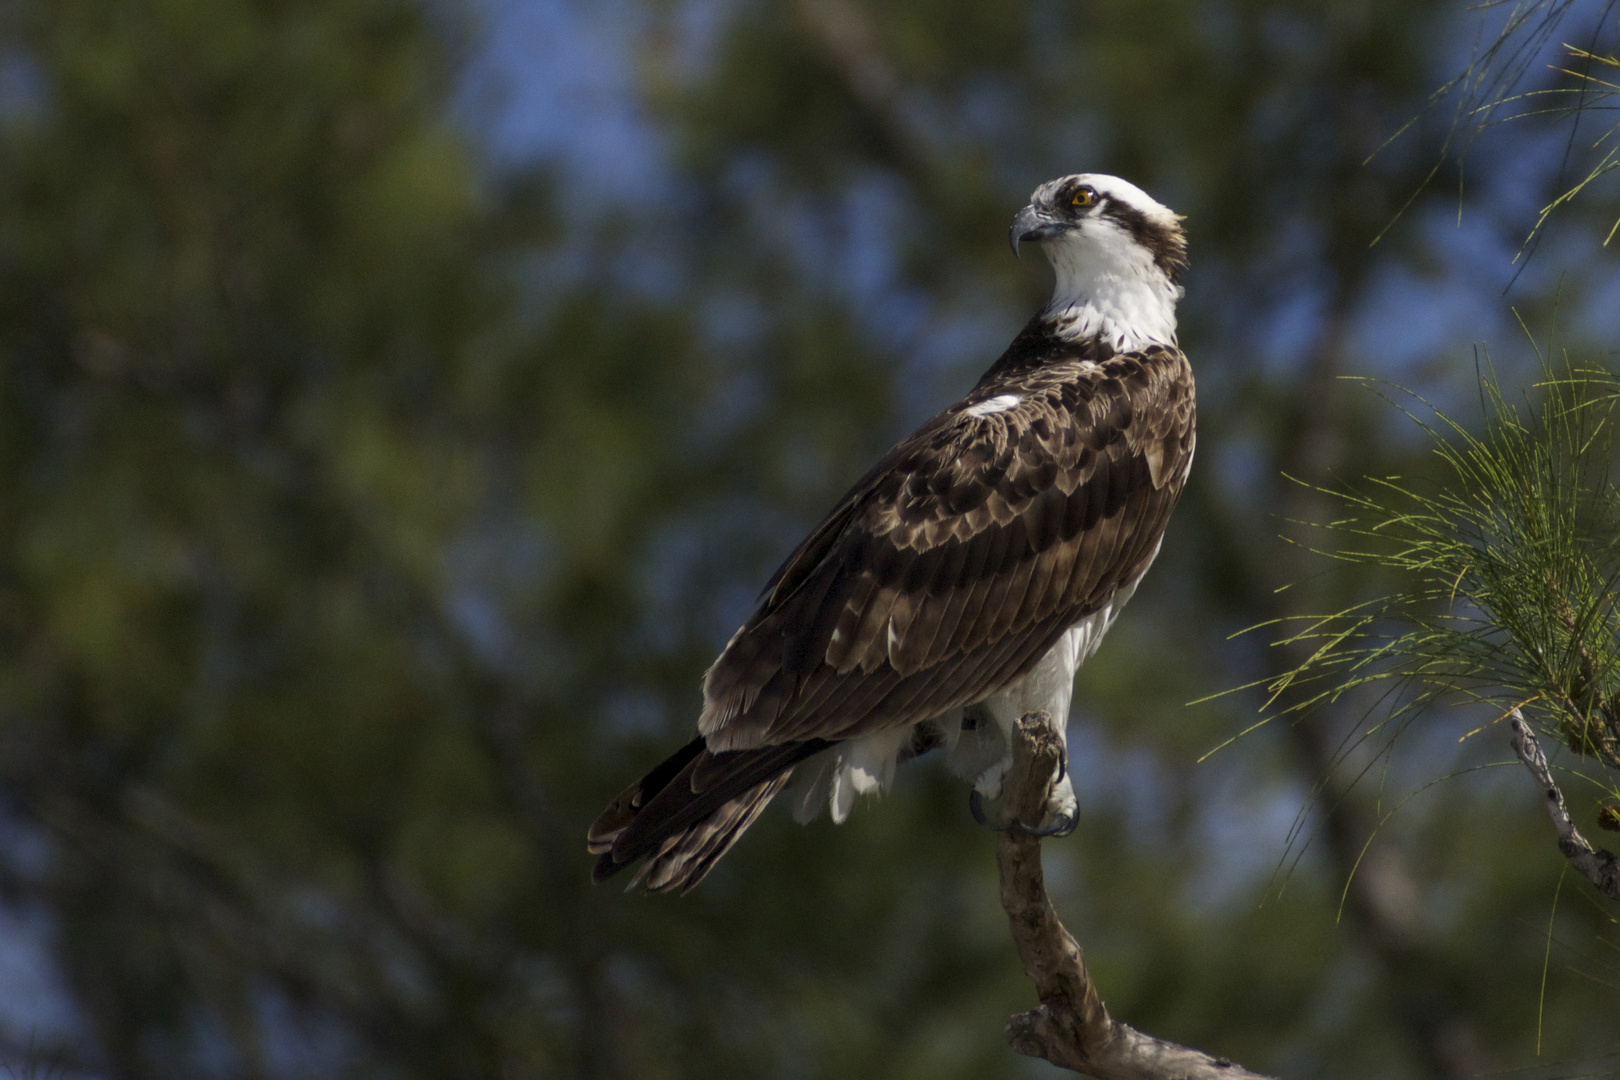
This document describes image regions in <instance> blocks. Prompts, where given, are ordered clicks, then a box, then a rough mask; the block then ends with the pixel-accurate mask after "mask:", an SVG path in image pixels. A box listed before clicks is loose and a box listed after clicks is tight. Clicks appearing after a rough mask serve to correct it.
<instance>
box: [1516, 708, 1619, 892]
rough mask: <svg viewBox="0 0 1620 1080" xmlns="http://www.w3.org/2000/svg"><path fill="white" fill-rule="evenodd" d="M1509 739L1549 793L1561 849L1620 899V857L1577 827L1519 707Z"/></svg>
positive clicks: (1599, 885)
mask: <svg viewBox="0 0 1620 1080" xmlns="http://www.w3.org/2000/svg"><path fill="white" fill-rule="evenodd" d="M1509 742H1510V743H1511V745H1512V746H1513V752H1514V753H1515V754H1518V755H1519V760H1520V761H1522V762H1524V767H1525V768H1527V769H1529V770H1530V775H1531V776H1533V777H1534V778H1535V781H1536V783H1537V784H1538V785H1540V787H1541V790H1542V792H1543V793H1544V794H1545V795H1546V796H1547V813H1548V814H1549V815H1551V816H1552V820H1553V828H1555V829H1557V830H1558V850H1559V851H1561V852H1563V853H1564V858H1566V859H1568V860H1569V865H1571V866H1573V867H1574V868H1575V869H1577V870H1579V871H1580V872H1581V873H1582V874H1585V875H1586V880H1588V881H1590V882H1591V883H1592V884H1593V885H1594V886H1596V887H1597V891H1598V892H1600V893H1602V894H1603V895H1604V896H1607V897H1608V898H1609V899H1610V900H1620V859H1616V858H1615V857H1614V855H1613V854H1611V853H1610V852H1608V851H1605V850H1603V849H1602V848H1594V847H1593V846H1592V845H1591V844H1590V843H1589V842H1588V841H1587V839H1586V837H1584V836H1582V835H1581V831H1580V830H1579V829H1577V828H1576V827H1575V822H1574V821H1573V820H1571V818H1570V816H1569V809H1568V808H1567V807H1566V806H1565V805H1564V793H1563V792H1562V791H1559V790H1558V785H1557V784H1556V783H1555V782H1554V781H1553V777H1552V769H1551V768H1549V767H1548V765H1547V755H1546V754H1544V753H1542V752H1541V742H1540V740H1538V739H1537V738H1536V733H1535V732H1533V731H1531V730H1530V725H1529V724H1526V723H1525V722H1524V715H1523V714H1522V713H1520V712H1519V710H1518V709H1514V710H1513V737H1512V738H1511V739H1510V740H1509Z"/></svg>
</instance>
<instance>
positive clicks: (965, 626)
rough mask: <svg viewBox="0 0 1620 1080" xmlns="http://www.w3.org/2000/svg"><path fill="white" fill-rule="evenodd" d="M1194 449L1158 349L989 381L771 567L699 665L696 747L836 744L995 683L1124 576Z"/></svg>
mask: <svg viewBox="0 0 1620 1080" xmlns="http://www.w3.org/2000/svg"><path fill="white" fill-rule="evenodd" d="M1010 398H1016V399H1017V400H1016V403H1015V404H1008V402H1009V399H1010ZM1192 453H1193V384H1192V375H1191V372H1190V370H1189V369H1188V367H1187V362H1186V359H1185V358H1184V357H1183V356H1182V355H1181V354H1180V353H1179V352H1177V351H1176V350H1173V349H1164V348H1154V349H1150V350H1147V351H1145V352H1141V353H1129V354H1123V355H1119V356H1114V357H1112V358H1110V359H1107V360H1105V361H1101V362H1097V361H1084V360H1079V359H1074V360H1070V361H1062V362H1057V363H1051V362H1048V363H1047V364H1045V365H1044V366H1042V367H1041V368H1039V369H1037V370H1035V371H1025V372H1022V373H1018V374H1014V375H1009V376H1007V377H1004V378H1001V379H990V378H987V379H986V381H985V382H984V383H981V384H980V386H979V387H978V388H976V389H975V391H974V393H973V394H972V395H971V396H970V397H969V398H968V399H966V400H965V401H964V402H963V403H962V404H961V405H958V406H956V407H955V408H953V409H951V410H949V411H947V412H945V413H942V414H941V415H939V416H937V417H935V418H934V419H933V420H931V421H930V422H929V423H927V424H925V425H924V426H923V427H922V428H921V429H919V430H918V431H917V432H916V433H914V434H913V435H912V436H910V437H909V438H907V439H906V440H905V441H904V442H902V443H901V444H900V445H899V446H897V447H896V448H895V449H894V450H893V451H891V452H890V454H889V455H888V456H887V457H885V458H884V459H883V460H882V461H881V462H879V463H878V465H877V466H876V467H875V468H874V469H873V470H872V471H871V472H870V473H868V474H867V476H866V477H865V478H864V479H863V480H862V481H861V482H860V483H859V484H857V485H856V486H855V488H854V489H853V490H852V491H851V492H850V493H849V495H847V496H846V497H845V498H844V500H843V501H842V502H841V503H839V505H838V506H837V507H836V508H835V509H834V510H833V512H832V513H831V514H830V515H829V516H828V517H827V519H826V521H824V522H823V523H822V524H821V526H820V527H819V528H817V530H816V531H815V532H814V533H813V534H811V536H810V537H809V538H808V539H807V540H806V541H805V542H804V543H803V544H802V545H800V547H799V549H798V550H797V551H795V552H794V553H793V555H792V556H790V557H789V558H788V560H787V561H786V562H785V563H784V564H783V566H782V568H781V569H780V570H778V571H777V574H776V576H775V578H774V579H773V580H772V581H771V583H770V585H768V586H767V587H766V593H765V595H764V598H763V600H762V602H761V604H760V606H759V608H758V609H757V610H756V611H755V612H754V614H753V615H752V616H750V617H749V619H748V621H747V622H746V623H745V624H744V625H743V627H742V628H741V629H740V630H738V631H737V633H736V635H735V636H734V637H733V638H732V640H731V642H730V643H729V644H728V645H727V646H726V649H725V651H724V652H723V653H722V654H721V655H720V658H719V659H718V660H716V661H715V663H714V666H713V667H711V668H710V669H709V672H708V674H707V676H706V677H705V679H704V699H705V706H704V712H703V716H702V718H701V719H700V721H699V724H698V727H699V730H700V731H701V732H702V734H703V735H704V736H705V738H706V740H707V745H708V747H709V748H710V749H711V750H714V751H727V750H746V749H754V748H758V747H763V746H769V745H774V744H778V743H786V742H795V741H802V740H806V739H813V738H814V739H829V740H837V739H847V738H852V737H855V736H858V735H861V734H864V733H866V732H870V731H875V730H879V729H881V728H885V727H891V726H895V725H900V724H911V723H916V722H917V721H920V720H925V719H929V718H931V717H933V716H937V715H939V714H940V713H942V712H944V711H946V710H948V709H951V708H954V707H956V706H960V705H964V704H968V703H971V702H975V701H979V700H982V699H983V698H985V697H987V696H989V695H990V694H992V693H994V692H996V691H997V690H999V689H1001V688H1002V687H1004V686H1006V685H1007V684H1008V683H1010V682H1012V681H1013V680H1015V679H1017V678H1018V677H1020V676H1021V675H1023V674H1024V673H1026V672H1027V671H1028V670H1029V669H1030V668H1031V667H1033V666H1034V664H1035V663H1036V662H1037V661H1038V660H1039V659H1040V658H1041V657H1042V656H1043V655H1045V653H1046V652H1047V650H1048V649H1050V648H1051V646H1052V644H1053V643H1054V642H1055V641H1056V640H1057V638H1058V637H1059V636H1061V635H1062V634H1063V632H1064V631H1065V630H1067V629H1068V627H1070V626H1072V625H1073V624H1074V623H1075V622H1076V621H1077V620H1079V619H1081V618H1083V617H1084V616H1086V615H1088V614H1090V613H1091V612H1092V611H1095V610H1097V609H1098V608H1100V607H1101V606H1103V605H1104V604H1105V603H1106V602H1107V601H1108V599H1109V598H1110V597H1111V596H1113V594H1114V593H1115V592H1116V591H1118V590H1119V589H1120V588H1121V587H1122V586H1124V585H1127V584H1129V583H1131V582H1134V581H1135V580H1137V579H1138V578H1140V576H1141V575H1142V573H1143V572H1144V571H1145V570H1146V569H1147V565H1148V563H1149V562H1151V561H1152V558H1153V556H1154V555H1155V554H1156V553H1157V551H1158V545H1159V540H1160V538H1161V536H1162V535H1163V532H1164V528H1165V525H1166V523H1167V522H1168V520H1169V517H1170V511H1171V509H1172V508H1173V507H1174V506H1175V502H1176V499H1177V497H1178V496H1179V495H1180V492H1181V486H1182V483H1183V481H1184V480H1185V478H1186V473H1187V467H1188V465H1189V463H1190V461H1191V457H1192Z"/></svg>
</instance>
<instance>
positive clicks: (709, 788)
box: [586, 736, 832, 892]
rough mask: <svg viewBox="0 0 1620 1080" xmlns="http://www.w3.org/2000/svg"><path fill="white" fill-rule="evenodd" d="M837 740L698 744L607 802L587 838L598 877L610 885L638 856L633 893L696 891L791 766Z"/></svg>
mask: <svg viewBox="0 0 1620 1080" xmlns="http://www.w3.org/2000/svg"><path fill="white" fill-rule="evenodd" d="M831 745H832V743H830V742H828V741H827V740H825V739H809V740H806V741H804V742H793V743H782V744H780V745H778V746H766V747H760V748H759V749H757V750H732V751H726V752H723V753H719V754H716V753H712V752H711V751H709V750H708V749H707V747H706V746H705V744H704V741H703V738H702V736H699V737H698V738H696V739H693V740H692V741H691V742H689V743H687V744H686V745H685V746H683V747H682V748H681V749H680V750H677V751H676V752H675V753H674V754H672V755H671V756H670V757H669V758H668V759H667V760H665V761H663V762H662V763H660V764H659V765H658V767H657V768H655V769H653V770H652V771H651V772H649V773H648V774H647V775H646V776H644V777H642V778H641V779H640V780H638V781H636V782H635V783H634V784H631V785H630V786H629V787H628V788H626V789H625V791H624V793H623V794H621V795H620V796H619V797H618V798H617V799H614V800H613V802H611V803H609V804H608V807H607V809H606V810H604V811H602V814H601V816H600V817H598V818H597V819H596V821H595V822H594V823H593V824H592V825H591V827H590V830H589V832H587V833H586V843H587V846H588V847H589V849H590V851H591V853H592V854H593V855H596V856H598V858H597V861H596V867H595V869H594V870H593V871H592V873H591V877H592V879H593V880H595V881H597V882H601V881H606V880H607V879H608V878H610V877H612V876H613V875H614V874H616V873H618V872H619V871H620V870H622V869H624V868H625V867H626V866H628V865H630V864H631V863H633V862H635V861H636V860H637V859H640V858H642V857H646V859H647V862H646V864H645V865H643V866H642V867H641V869H640V870H639V871H637V873H636V876H635V879H634V880H633V881H632V882H631V888H634V887H635V886H636V885H638V884H641V885H645V886H646V887H647V888H648V889H649V890H651V891H653V892H665V891H668V890H671V889H681V890H683V891H685V890H687V889H690V888H692V887H693V886H694V885H696V884H697V883H698V882H699V881H701V880H703V876H704V875H705V874H707V873H708V872H709V871H710V870H711V869H713V867H714V864H715V863H716V862H718V861H719V860H720V857H721V856H722V855H724V854H725V853H726V852H727V851H729V850H730V849H731V845H732V844H735V843H736V842H737V839H738V838H739V837H740V836H742V834H743V830H745V829H747V828H748V826H749V825H751V824H753V821H754V819H755V818H756V817H758V816H759V814H760V811H762V810H764V809H765V807H766V806H767V805H768V804H769V803H770V801H771V799H773V798H774V797H775V796H776V794H777V793H778V792H779V791H781V790H782V788H783V787H785V786H786V785H787V782H788V780H789V779H790V778H791V777H792V775H793V767H794V766H795V765H797V764H798V763H799V762H801V761H803V760H805V759H806V758H808V757H810V756H812V755H814V754H818V753H820V752H821V751H822V750H825V749H826V748H827V747H829V746H831Z"/></svg>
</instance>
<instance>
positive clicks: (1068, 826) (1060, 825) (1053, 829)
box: [1020, 814, 1080, 836]
mask: <svg viewBox="0 0 1620 1080" xmlns="http://www.w3.org/2000/svg"><path fill="white" fill-rule="evenodd" d="M1079 824H1080V819H1079V818H1078V817H1070V816H1069V815H1068V814H1059V815H1058V816H1057V817H1055V818H1053V819H1052V824H1050V825H1043V826H1041V827H1040V828H1035V829H1032V828H1029V827H1028V826H1020V828H1022V829H1023V830H1024V833H1025V835H1027V836H1068V835H1069V834H1070V833H1072V832H1074V830H1075V828H1076V826H1078V825H1079Z"/></svg>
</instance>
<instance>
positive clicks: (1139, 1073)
mask: <svg viewBox="0 0 1620 1080" xmlns="http://www.w3.org/2000/svg"><path fill="white" fill-rule="evenodd" d="M1063 765H1064V761H1063V742H1062V740H1061V739H1060V738H1059V736H1058V733H1057V731H1056V730H1055V729H1054V728H1053V726H1052V720H1051V717H1049V716H1048V715H1047V714H1046V713H1044V712H1040V713H1031V714H1029V715H1028V716H1025V717H1023V718H1021V719H1020V720H1019V721H1018V723H1017V725H1016V727H1015V729H1014V732H1013V763H1012V768H1011V769H1010V770H1009V771H1008V774H1007V777H1006V780H1005V782H1004V784H1003V787H1002V791H1003V800H1002V807H1001V815H1000V824H1001V827H1002V829H1003V831H1002V832H1001V833H1000V834H999V835H998V836H997V838H996V862H997V864H998V865H999V866H1000V869H1001V906H1002V908H1003V910H1005V911H1006V912H1007V922H1008V925H1009V927H1010V928H1011V930H1012V938H1013V944H1014V945H1016V946H1017V948H1018V957H1019V959H1020V960H1021V961H1022V962H1023V965H1024V972H1025V973H1026V974H1027V975H1028V976H1029V977H1030V980H1031V981H1032V982H1034V983H1035V992H1036V994H1037V995H1038V996H1039V998H1040V1000H1041V1005H1040V1008H1038V1009H1034V1010H1032V1011H1030V1012H1026V1013H1019V1014H1018V1015H1016V1016H1014V1017H1012V1019H1010V1020H1009V1021H1008V1022H1007V1042H1008V1043H1009V1044H1010V1045H1011V1046H1012V1048H1013V1049H1014V1050H1016V1051H1017V1052H1018V1053H1020V1054H1024V1055H1026V1056H1028V1057H1038V1058H1044V1059H1046V1060H1047V1061H1050V1062H1051V1063H1052V1064H1054V1065H1058V1066H1060V1067H1062V1068H1065V1069H1072V1070H1073V1071H1075V1072H1077V1073H1081V1074H1084V1075H1086V1076H1091V1077H1094V1078H1095V1080H1266V1078H1264V1077H1261V1076H1260V1075H1259V1074H1258V1073H1252V1072H1249V1071H1248V1070H1247V1069H1245V1068H1243V1066H1241V1065H1238V1064H1236V1063H1234V1062H1232V1061H1229V1060H1227V1059H1226V1058H1222V1057H1216V1056H1213V1055H1210V1054H1206V1053H1204V1052H1202V1051H1199V1050H1193V1049H1190V1048H1188V1047H1185V1046H1178V1045H1177V1044H1175V1043H1172V1042H1166V1041H1164V1040H1163V1039H1156V1038H1154V1037H1153V1036H1151V1035H1145V1034H1143V1033H1142V1032H1140V1031H1137V1030H1136V1029H1135V1028H1132V1027H1131V1026H1130V1025H1128V1024H1122V1023H1120V1022H1119V1021H1117V1020H1115V1019H1114V1018H1113V1017H1111V1016H1109V1015H1108V1008H1107V1007H1106V1006H1105V1005H1104V1004H1103V1001H1102V997H1101V995H1100V994H1099V993H1098V991H1097V986H1096V984H1095V983H1094V982H1092V980H1091V974H1090V972H1088V971H1087V970H1086V963H1085V956H1084V954H1083V953H1082V951H1081V949H1080V946H1079V944H1078V943H1077V942H1076V941H1075V940H1074V938H1073V936H1071V935H1070V934H1069V932H1068V931H1067V930H1066V929H1064V927H1063V923H1062V922H1061V921H1059V919H1058V917H1057V912H1056V911H1055V910H1054V909H1053V907H1052V901H1051V899H1050V898H1049V897H1048V896H1047V894H1046V882H1045V875H1044V873H1043V871H1042V867H1041V840H1040V838H1039V837H1037V836H1031V835H1030V834H1029V833H1028V832H1026V831H1025V830H1024V829H1023V828H1022V827H1020V823H1022V822H1028V823H1031V824H1034V823H1037V822H1039V821H1040V820H1041V818H1042V815H1043V812H1044V808H1045V805H1046V799H1047V795H1048V792H1049V791H1050V789H1051V786H1052V784H1053V782H1054V780H1055V779H1056V778H1057V777H1058V776H1059V775H1060V773H1059V772H1058V770H1059V769H1060V768H1062V767H1063Z"/></svg>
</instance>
